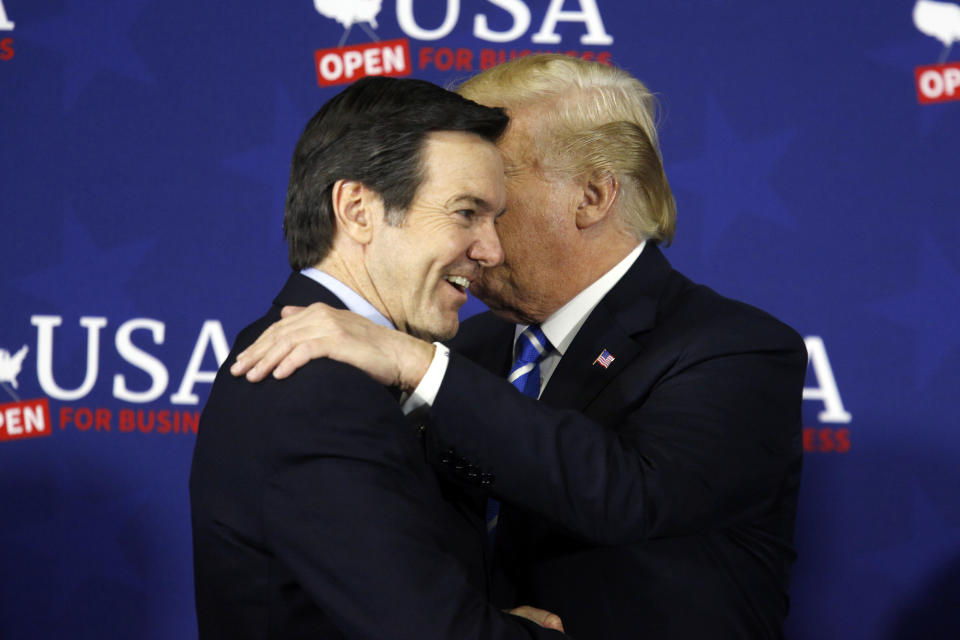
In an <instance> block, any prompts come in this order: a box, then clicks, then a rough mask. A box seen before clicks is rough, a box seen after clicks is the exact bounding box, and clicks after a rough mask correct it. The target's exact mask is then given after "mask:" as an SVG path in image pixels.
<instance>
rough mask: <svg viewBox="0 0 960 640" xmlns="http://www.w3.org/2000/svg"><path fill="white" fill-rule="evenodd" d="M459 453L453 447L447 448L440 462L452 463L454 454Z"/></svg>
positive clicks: (441, 455)
mask: <svg viewBox="0 0 960 640" xmlns="http://www.w3.org/2000/svg"><path fill="white" fill-rule="evenodd" d="M456 455H457V452H456V451H454V450H453V449H447V450H446V451H445V452H444V453H441V454H440V464H445V465H448V466H449V465H450V464H452V463H453V458H454V456H456Z"/></svg>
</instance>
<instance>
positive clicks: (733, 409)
mask: <svg viewBox="0 0 960 640" xmlns="http://www.w3.org/2000/svg"><path fill="white" fill-rule="evenodd" d="M790 334H791V335H789V336H786V338H787V339H785V340H780V341H777V343H775V344H772V345H767V346H764V347H762V348H755V349H746V348H740V347H736V348H723V347H717V346H714V345H712V346H711V347H710V349H709V351H708V352H707V353H697V349H696V348H695V347H688V348H687V352H686V353H681V354H679V355H678V356H677V357H675V361H674V362H673V363H672V364H671V365H670V366H669V367H667V368H665V370H664V371H663V372H662V374H660V373H658V374H657V377H656V381H655V383H654V384H653V385H652V387H651V388H648V389H647V390H646V391H644V392H642V393H641V392H637V391H635V390H634V389H633V387H632V385H631V380H633V379H636V378H641V377H645V376H646V377H649V373H648V372H645V371H641V368H642V367H644V366H645V365H646V364H647V362H646V361H644V360H643V359H642V358H638V359H637V360H636V361H634V362H633V363H631V365H628V366H627V367H626V368H625V369H624V370H623V371H622V372H621V373H620V374H619V375H618V376H617V378H616V379H615V380H614V381H613V382H612V383H610V384H609V385H607V387H606V388H605V389H604V391H603V392H601V394H600V395H599V396H598V397H597V398H596V399H595V400H594V401H593V403H592V405H591V407H592V410H593V411H592V413H591V411H590V409H591V407H588V411H587V412H585V413H581V412H578V411H571V410H558V409H553V408H550V407H548V406H545V405H543V404H542V403H540V402H538V401H535V400H533V399H531V398H528V397H526V396H524V395H522V394H520V393H519V392H517V391H516V390H515V389H514V388H513V387H512V386H511V385H510V384H508V383H507V382H506V381H504V380H503V379H502V378H499V377H497V376H495V375H493V374H491V373H489V372H487V371H486V370H484V369H482V368H480V367H478V366H476V365H474V364H473V363H471V362H470V361H469V360H467V359H466V358H464V357H462V356H459V355H457V354H454V355H453V356H452V357H451V360H450V364H449V367H448V370H447V374H446V376H445V378H444V381H443V384H442V386H441V388H440V391H439V393H438V395H437V399H436V402H435V403H434V405H433V407H432V410H431V417H432V420H431V423H432V424H431V428H430V431H429V432H430V435H429V439H430V451H431V456H432V457H434V458H435V460H436V461H445V464H446V465H447V466H450V465H451V464H453V465H455V466H457V467H460V468H464V467H465V468H467V469H469V468H471V467H476V468H477V469H478V470H479V475H480V476H483V475H486V477H487V478H488V482H489V483H490V484H489V486H490V489H491V491H492V492H493V493H494V495H496V496H497V497H499V498H500V499H502V500H504V501H507V502H510V503H512V504H514V505H516V506H519V507H521V508H523V509H526V510H528V511H532V512H534V513H537V514H539V515H541V516H543V517H545V518H546V519H548V520H550V521H552V522H554V523H556V524H558V525H560V526H562V527H564V528H565V529H567V530H568V531H569V532H570V533H571V534H573V535H574V536H577V537H579V538H581V539H583V540H586V541H588V542H591V543H595V544H626V543H629V542H633V541H638V540H642V539H647V538H655V537H660V536H674V535H687V534H692V533H699V532H703V531H705V530H708V529H712V528H717V527H723V526H727V525H733V524H737V523H741V522H746V521H749V520H751V519H753V518H755V517H756V516H757V515H759V513H760V512H762V511H764V510H766V509H770V508H771V507H772V506H773V505H775V504H776V503H777V499H778V496H779V494H780V492H781V491H782V490H783V488H784V487H785V486H786V485H787V484H789V483H790V482H791V481H792V480H796V478H797V474H799V464H800V429H799V425H800V399H801V390H802V385H803V375H804V372H805V364H806V357H805V352H804V350H803V343H802V341H801V340H800V339H799V336H795V334H792V332H790ZM706 342H708V343H709V342H710V341H709V340H707V341H706ZM590 415H603V418H602V419H600V420H602V422H601V421H600V420H598V419H594V418H591V417H590ZM451 460H453V461H454V462H453V463H451V462H450V461H451ZM464 461H466V462H464ZM440 464H444V462H440ZM454 473H456V472H454ZM474 475H477V474H476V473H475V474H474ZM791 477H792V480H791ZM491 478H492V482H491V481H490V479H491Z"/></svg>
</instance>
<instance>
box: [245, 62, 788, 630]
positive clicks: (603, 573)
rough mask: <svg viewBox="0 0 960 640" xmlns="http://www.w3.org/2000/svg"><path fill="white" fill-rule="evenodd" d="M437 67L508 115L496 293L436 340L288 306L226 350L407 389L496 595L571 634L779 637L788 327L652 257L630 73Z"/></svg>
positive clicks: (655, 233)
mask: <svg viewBox="0 0 960 640" xmlns="http://www.w3.org/2000/svg"><path fill="white" fill-rule="evenodd" d="M459 91H460V92H461V94H462V95H464V96H466V97H469V98H471V99H473V100H476V101H478V102H480V103H481V104H486V105H490V106H500V107H503V108H504V109H505V110H506V111H507V113H508V114H509V115H510V118H511V121H510V125H509V127H508V129H507V132H506V133H505V135H504V136H503V137H502V138H501V139H500V141H499V142H498V147H499V149H500V151H501V153H502V155H503V159H504V164H505V169H506V175H507V214H506V215H504V216H503V217H502V218H501V219H500V221H499V222H498V233H499V235H500V238H501V242H502V245H503V249H504V253H505V260H504V262H503V263H502V264H501V265H499V266H495V267H492V268H490V269H487V270H485V271H484V274H483V275H482V276H481V277H480V278H479V279H478V280H476V281H474V282H472V283H471V291H472V292H473V293H474V294H476V295H477V296H478V297H479V298H480V299H481V300H483V301H484V302H486V303H487V304H488V305H489V306H490V308H491V309H492V310H493V311H494V313H495V314H496V315H494V314H491V313H485V314H481V315H479V316H477V317H475V318H472V319H471V320H469V321H467V322H466V323H464V325H463V327H462V329H461V331H460V333H459V334H458V336H457V338H456V339H455V341H454V342H453V343H451V346H452V348H453V351H452V352H449V351H447V348H446V347H444V346H443V345H439V344H438V343H435V344H433V345H430V344H428V343H426V342H423V341H419V340H416V339H414V338H411V337H410V336H405V335H403V334H399V333H397V332H390V331H386V330H382V329H380V328H377V327H372V326H370V327H368V326H366V325H363V326H362V327H360V328H358V326H359V325H358V324H357V323H347V322H346V319H345V318H344V317H343V316H342V315H339V314H338V313H337V312H334V311H330V310H328V309H324V308H322V307H317V306H313V307H311V308H309V309H307V310H306V311H303V312H298V311H297V310H287V311H286V312H285V316H286V319H285V320H284V321H282V322H280V323H278V324H277V325H274V327H272V328H271V329H269V330H268V331H267V332H266V333H265V334H264V336H262V337H261V339H260V341H258V343H256V344H255V345H254V346H253V347H252V348H251V349H250V350H248V351H247V352H246V353H245V354H241V357H240V358H239V359H238V362H237V364H236V365H235V366H234V368H233V372H234V373H235V374H237V375H239V374H242V373H246V374H247V376H248V377H249V378H250V379H252V380H259V379H262V378H263V377H264V376H265V375H267V373H269V372H270V371H272V370H273V371H274V376H276V377H286V376H288V375H290V374H291V372H292V371H293V370H294V369H295V368H296V367H298V366H300V365H301V364H302V363H304V362H306V361H308V360H310V359H311V358H317V357H330V358H334V359H337V360H342V361H345V362H348V363H350V364H353V365H354V366H357V367H359V368H361V369H363V370H365V371H367V372H368V373H369V374H371V375H373V376H374V377H375V378H376V379H378V380H380V381H382V382H386V383H391V384H394V385H396V386H398V387H400V388H401V389H404V390H406V391H410V392H412V396H413V398H414V399H415V400H416V401H419V402H422V403H424V404H425V405H427V407H428V408H427V409H424V411H425V412H426V416H425V418H424V420H423V427H422V431H423V433H424V435H425V443H426V449H427V455H428V459H430V460H432V461H433V462H434V463H435V464H436V465H437V466H439V467H440V468H446V469H448V470H449V473H450V474H451V475H452V476H453V477H459V478H460V479H461V480H462V482H463V483H464V484H465V485H468V486H469V485H473V486H477V487H478V488H483V489H486V490H487V491H488V492H489V494H490V496H491V497H492V500H491V503H490V504H491V507H492V508H491V509H490V511H489V514H490V515H491V516H493V517H492V518H491V519H490V524H491V525H493V526H491V534H492V536H493V537H494V541H495V551H494V558H495V562H496V564H497V567H498V568H499V569H500V570H501V571H502V581H501V582H500V583H499V584H498V585H497V586H496V589H495V591H496V596H497V597H498V598H501V600H502V604H504V605H506V604H508V603H511V602H515V601H517V598H519V599H521V600H522V601H524V602H529V603H530V604H532V605H534V606H536V607H542V608H543V609H546V610H549V611H552V612H554V613H557V614H559V615H560V617H561V618H562V619H563V621H564V625H565V628H566V629H567V632H568V633H570V634H571V635H572V636H573V637H576V638H579V639H581V640H584V639H588V638H596V639H604V640H606V639H611V638H625V637H637V638H647V639H650V638H711V639H716V638H780V637H782V634H783V629H782V627H783V621H784V619H785V617H786V614H787V609H788V595H787V594H788V585H789V575H790V567H791V565H792V562H793V559H794V557H795V553H794V550H793V528H794V518H795V514H796V506H797V492H798V486H799V480H800V464H801V444H800V442H801V440H800V434H801V430H800V405H801V397H802V387H803V379H804V374H805V370H806V356H805V351H804V346H803V341H802V339H801V338H800V336H798V335H797V334H796V332H794V331H793V330H792V329H790V328H789V327H787V326H785V325H783V324H781V323H780V322H778V321H777V320H776V319H774V318H772V317H771V316H769V315H767V314H766V313H764V312H762V311H760V310H758V309H755V308H753V307H750V306H748V305H746V304H743V303H740V302H736V301H733V300H730V299H727V298H724V297H721V296H720V295H718V294H716V293H715V292H713V291H712V290H710V289H708V288H706V287H704V286H702V285H697V284H694V283H692V282H691V281H690V280H688V279H687V278H685V277H684V276H683V275H681V274H680V273H678V272H677V271H675V270H674V269H672V268H671V267H670V265H669V263H668V262H667V260H666V259H665V258H664V256H663V254H662V253H661V251H660V248H659V246H658V245H659V244H660V243H669V242H670V240H671V238H672V235H673V229H674V220H675V207H674V202H673V197H672V195H671V192H670V187H669V184H668V182H667V179H666V176H665V174H664V170H663V166H662V161H661V157H660V152H659V147H658V143H657V137H656V131H655V127H654V98H653V96H652V95H651V93H650V92H649V91H648V90H647V89H646V87H644V85H643V84H642V83H640V82H639V81H638V80H636V79H635V78H633V77H632V76H630V75H629V74H628V73H626V72H624V71H621V70H618V69H615V68H612V67H607V66H604V65H600V64H596V63H590V62H584V61H582V60H577V59H573V58H566V57H562V56H531V57H529V58H522V59H518V60H514V61H511V62H508V63H505V64H503V65H500V66H498V67H495V68H492V69H490V70H488V71H485V72H484V73H481V74H480V75H478V76H477V77H475V78H473V79H471V80H469V81H467V82H466V83H465V84H464V85H463V86H462V87H461V88H460V89H459ZM497 316H499V317H497ZM361 328H362V331H361V330H360V329H361ZM358 338H362V341H363V344H365V345H366V347H367V349H366V350H365V351H363V352H362V353H361V352H359V351H358V350H357V349H356V348H354V347H355V345H356V344H358V343H359V339H358ZM511 363H512V365H511ZM274 369H275V370H274ZM504 376H506V377H507V380H504ZM538 399H539V400H538ZM497 500H499V501H502V503H501V504H500V506H499V511H498V510H497V507H496V501H497Z"/></svg>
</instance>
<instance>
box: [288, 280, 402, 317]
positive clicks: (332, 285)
mask: <svg viewBox="0 0 960 640" xmlns="http://www.w3.org/2000/svg"><path fill="white" fill-rule="evenodd" d="M300 273H302V274H303V275H305V276H307V277H308V278H310V279H311V280H315V281H316V282H318V283H320V284H322V285H323V286H324V287H326V288H327V289H329V290H330V293H332V294H333V295H335V296H337V297H338V298H340V302H342V303H343V304H345V305H346V306H347V309H349V310H350V311H353V312H354V313H356V314H357V315H360V316H363V317H364V318H366V319H367V320H370V321H371V322H373V323H375V324H379V325H381V326H384V327H389V328H391V329H395V328H396V327H394V326H393V323H392V322H390V321H389V320H388V319H387V317H386V316H384V315H383V314H382V313H380V312H379V311H378V310H377V308H376V307H374V306H373V305H372V304H370V303H369V302H368V301H367V300H366V298H364V297H363V296H361V295H360V294H359V293H357V292H356V291H354V290H353V289H351V288H350V287H348V286H347V285H345V284H344V283H342V282H340V281H339V280H337V279H336V278H334V277H333V276H332V275H330V274H329V273H327V272H326V271H320V270H319V269H317V268H314V267H307V268H306V269H301V270H300Z"/></svg>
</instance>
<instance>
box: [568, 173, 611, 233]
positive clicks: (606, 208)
mask: <svg viewBox="0 0 960 640" xmlns="http://www.w3.org/2000/svg"><path fill="white" fill-rule="evenodd" d="M582 186H583V192H582V194H581V199H580V203H579V204H578V205H577V229H580V230H583V229H587V228H589V227H592V226H593V225H595V224H596V223H598V222H600V221H602V220H604V219H606V217H607V215H608V214H609V213H610V212H611V211H612V210H613V204H614V202H616V200H617V195H618V194H619V192H620V183H619V181H617V178H616V176H614V175H613V174H611V173H594V174H593V175H591V176H590V177H589V178H587V180H586V181H585V182H584V183H583V184H582Z"/></svg>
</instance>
